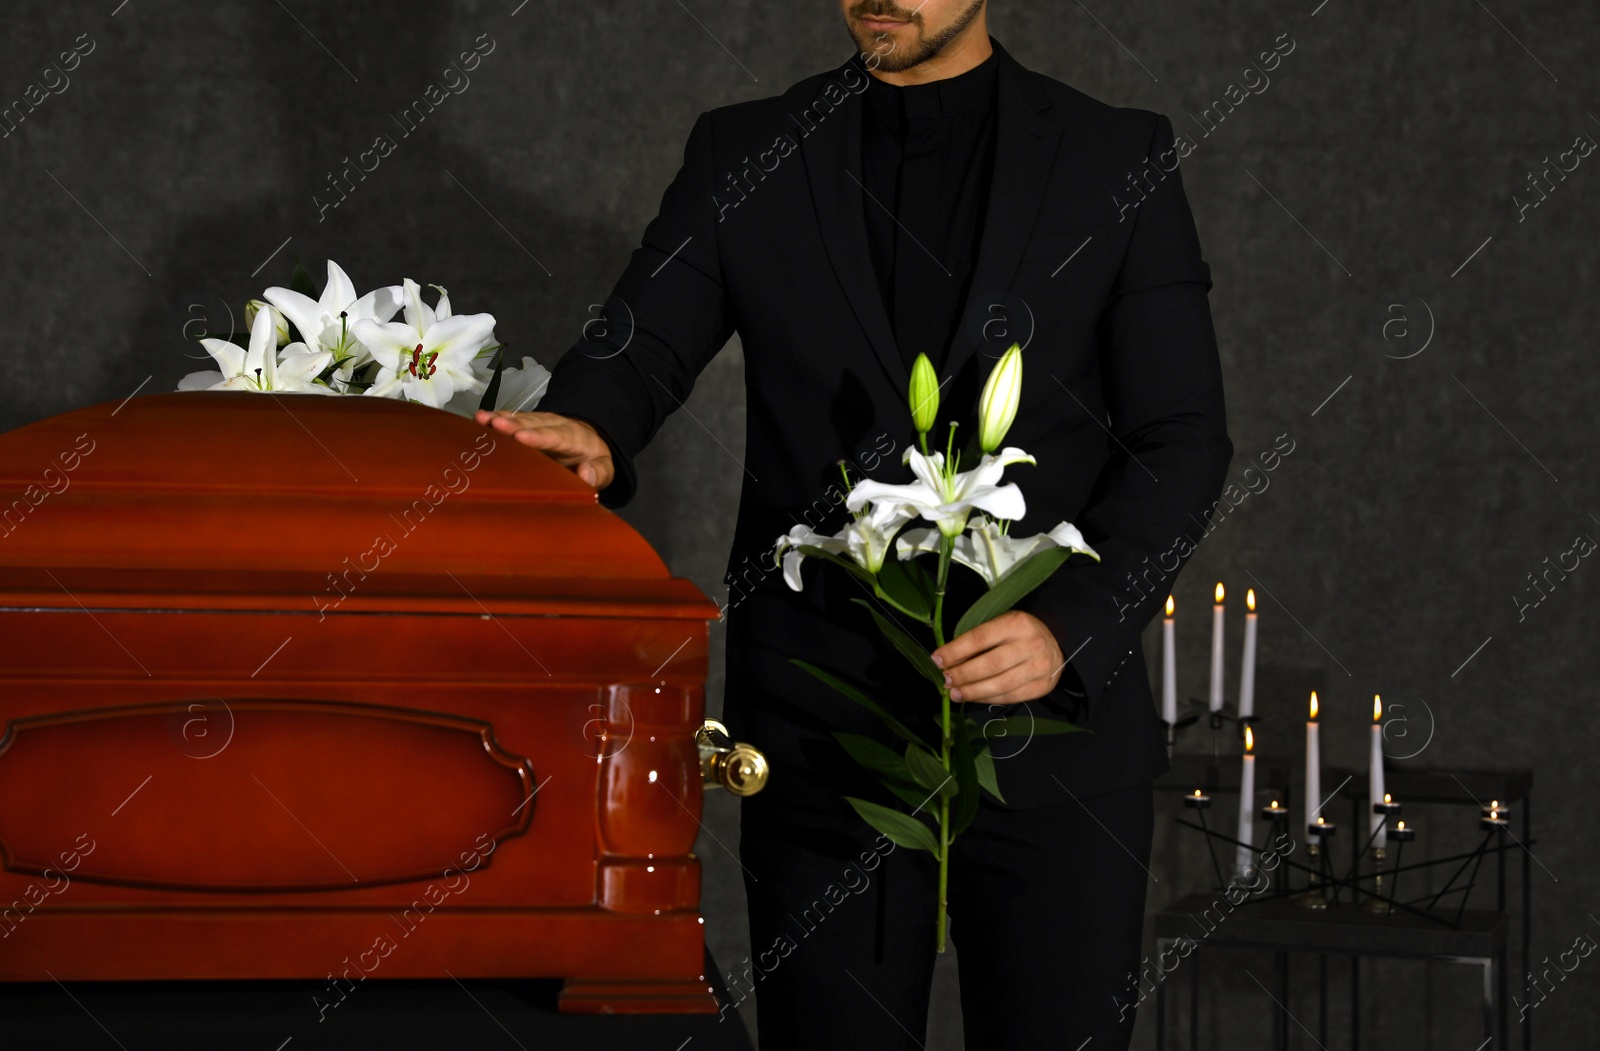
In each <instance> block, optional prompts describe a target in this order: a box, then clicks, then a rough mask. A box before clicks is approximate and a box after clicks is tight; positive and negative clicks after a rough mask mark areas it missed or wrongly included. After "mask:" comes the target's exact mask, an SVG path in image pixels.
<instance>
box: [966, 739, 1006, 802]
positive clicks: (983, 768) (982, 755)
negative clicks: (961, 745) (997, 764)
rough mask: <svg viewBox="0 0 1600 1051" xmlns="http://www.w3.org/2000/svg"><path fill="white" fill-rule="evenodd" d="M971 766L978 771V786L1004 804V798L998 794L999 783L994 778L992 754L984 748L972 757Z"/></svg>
mask: <svg viewBox="0 0 1600 1051" xmlns="http://www.w3.org/2000/svg"><path fill="white" fill-rule="evenodd" d="M972 765H973V766H974V767H976V768H977V771H978V784H980V785H982V786H983V787H984V788H986V789H988V791H989V794H990V795H992V796H994V797H995V798H996V799H998V800H1000V802H1002V803H1004V802H1005V801H1006V797H1005V796H1003V795H1001V794H1000V782H999V781H998V780H997V779H996V778H995V769H994V753H992V752H990V751H989V749H987V748H985V749H983V751H981V752H979V753H978V754H977V755H975V756H973V759H972Z"/></svg>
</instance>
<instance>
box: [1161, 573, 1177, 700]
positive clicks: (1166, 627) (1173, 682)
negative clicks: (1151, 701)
mask: <svg viewBox="0 0 1600 1051" xmlns="http://www.w3.org/2000/svg"><path fill="white" fill-rule="evenodd" d="M1173 608H1174V607H1173V602H1172V596H1171V595H1168V596H1167V615H1166V617H1165V618H1163V619H1162V621H1161V718H1162V720H1163V721H1164V722H1165V723H1166V724H1167V725H1168V726H1171V725H1172V724H1173V723H1175V722H1177V721H1178V640H1177V631H1176V628H1175V625H1174V623H1173V620H1172V611H1173Z"/></svg>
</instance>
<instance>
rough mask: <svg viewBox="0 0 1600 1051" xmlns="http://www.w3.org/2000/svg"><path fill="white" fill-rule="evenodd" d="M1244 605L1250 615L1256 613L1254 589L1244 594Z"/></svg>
mask: <svg viewBox="0 0 1600 1051" xmlns="http://www.w3.org/2000/svg"><path fill="white" fill-rule="evenodd" d="M1244 604H1245V608H1246V609H1248V610H1249V611H1250V612H1251V613H1254V612H1255V611H1256V589H1255V588H1250V589H1249V590H1247V591H1246V592H1245V593H1244Z"/></svg>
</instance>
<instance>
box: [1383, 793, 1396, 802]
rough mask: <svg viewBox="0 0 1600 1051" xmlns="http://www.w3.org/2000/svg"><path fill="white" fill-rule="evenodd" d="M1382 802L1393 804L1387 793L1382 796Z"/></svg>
mask: <svg viewBox="0 0 1600 1051" xmlns="http://www.w3.org/2000/svg"><path fill="white" fill-rule="evenodd" d="M1383 801H1384V802H1385V803H1393V802H1394V796H1391V795H1390V794H1389V793H1387V792H1385V793H1384V794H1383Z"/></svg>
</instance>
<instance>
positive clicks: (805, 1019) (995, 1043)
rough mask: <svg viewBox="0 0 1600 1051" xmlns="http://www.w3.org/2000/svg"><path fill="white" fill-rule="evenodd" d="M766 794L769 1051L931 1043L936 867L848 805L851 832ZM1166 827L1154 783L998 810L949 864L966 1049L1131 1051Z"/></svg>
mask: <svg viewBox="0 0 1600 1051" xmlns="http://www.w3.org/2000/svg"><path fill="white" fill-rule="evenodd" d="M1064 795H1065V793H1064ZM759 798H760V797H759V796H756V797H751V798H750V799H748V800H746V801H745V804H744V809H743V811H742V820H741V828H742V841H741V846H740V856H741V862H742V864H743V866H744V870H745V890H746V893H747V895H748V899H749V917H750V940H751V948H752V953H751V955H752V960H753V962H752V965H751V966H750V967H749V968H748V969H747V970H748V978H746V979H745V980H746V981H748V982H749V983H750V985H752V986H753V987H754V993H755V997H756V1006H757V1014H758V1019H759V1022H758V1025H759V1029H760V1037H761V1047H762V1051H786V1049H823V1051H849V1049H853V1048H870V1049H873V1051H881V1049H891V1048H903V1049H908V1051H909V1049H913V1048H921V1047H922V1045H923V1044H924V1043H926V1028H927V1017H928V1005H929V996H930V990H931V985H932V980H933V966H934V961H935V958H936V952H935V944H934V912H935V907H936V902H937V896H936V895H937V873H938V867H937V864H936V863H935V861H934V859H933V856H932V855H931V854H928V853H927V852H926V851H913V850H907V849H905V848H903V847H897V846H895V845H894V844H892V843H890V842H889V841H888V840H887V839H885V838H883V837H881V836H879V835H878V834H877V833H876V832H875V831H873V830H872V829H871V828H870V827H869V826H867V825H866V824H865V822H862V821H861V820H860V819H859V818H857V817H856V816H855V814H854V813H853V812H852V811H849V810H848V809H845V808H841V809H844V813H845V814H846V815H848V816H847V817H845V818H844V819H842V820H839V821H835V820H833V819H832V818H826V819H824V818H822V817H820V816H819V815H817V814H815V813H811V814H804V815H801V814H786V813H784V812H783V811H781V810H778V809H776V808H773V807H770V806H763V805H761V804H759V803H758V802H757V800H759ZM1153 823H1154V813H1153V805H1152V798H1151V787H1150V785H1149V784H1148V783H1146V784H1141V785H1138V786H1135V787H1132V788H1126V789H1119V790H1116V791H1111V792H1106V793H1103V794H1097V795H1094V796H1088V797H1079V798H1072V797H1068V798H1067V799H1066V801H1065V802H1062V803H1060V804H1056V805H1051V806H1046V807H1041V808H1037V809H1030V810H1002V809H1000V808H998V807H994V806H991V805H989V804H988V802H987V801H985V803H984V805H983V806H982V807H981V808H980V809H979V813H978V816H977V818H976V819H975V820H974V821H973V823H972V826H971V827H970V828H968V829H967V831H966V832H964V833H962V834H961V835H960V836H959V837H957V839H956V842H955V844H954V845H953V847H952V850H951V862H950V889H949V912H950V939H951V941H952V942H953V943H954V945H955V947H956V949H957V956H958V960H957V962H958V966H959V974H960V981H961V1010H962V1014H963V1018H964V1029H965V1040H966V1048H967V1051H989V1049H994V1051H1000V1049H1005V1051H1022V1049H1026V1051H1043V1049H1046V1048H1062V1049H1065V1051H1078V1049H1079V1048H1081V1047H1083V1046H1084V1044H1085V1043H1086V1042H1087V1044H1088V1047H1087V1049H1086V1051H1114V1049H1126V1048H1127V1046H1128V1043H1129V1041H1130V1039H1131V1037H1132V1033H1133V1017H1134V1012H1133V1010H1132V1008H1131V1007H1130V1006H1125V1005H1128V1004H1130V1002H1131V1001H1133V1000H1135V999H1136V997H1135V996H1133V995H1130V993H1129V990H1130V988H1132V985H1131V980H1130V977H1129V976H1130V975H1137V974H1138V971H1139V960H1140V943H1141V936H1142V931H1143V922H1144V901H1145V882H1146V880H1147V879H1148V878H1149V872H1148V865H1149V862H1150V839H1151V834H1152V830H1153Z"/></svg>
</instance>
